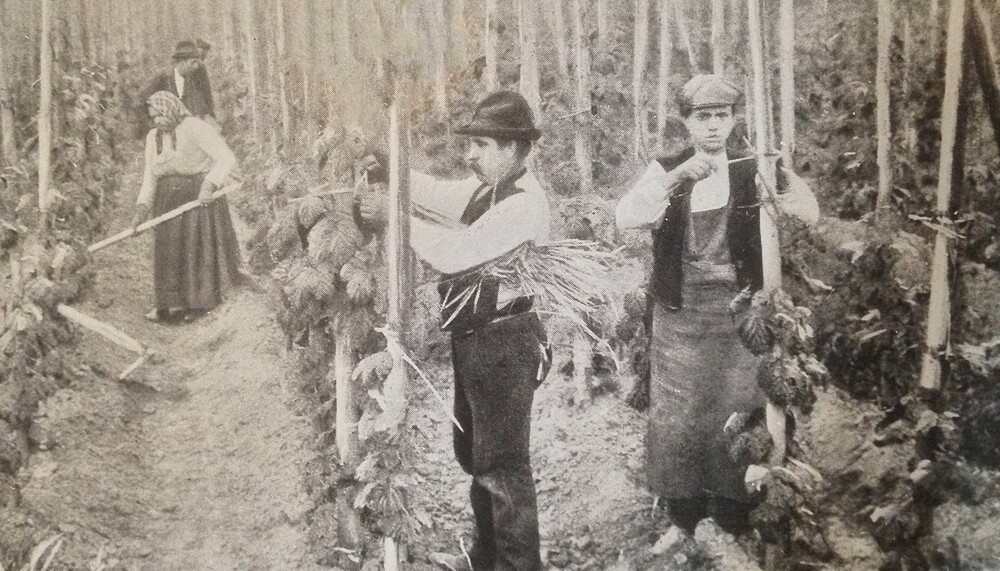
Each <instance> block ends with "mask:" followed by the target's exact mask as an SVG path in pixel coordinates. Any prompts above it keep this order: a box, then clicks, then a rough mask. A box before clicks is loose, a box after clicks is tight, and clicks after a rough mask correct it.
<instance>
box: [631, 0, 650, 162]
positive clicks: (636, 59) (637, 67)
mask: <svg viewBox="0 0 1000 571" xmlns="http://www.w3.org/2000/svg"><path fill="white" fill-rule="evenodd" d="M633 51H634V53H633V58H632V120H633V125H632V131H633V133H632V153H633V154H634V155H635V156H636V157H640V156H642V155H643V154H644V153H643V151H644V150H645V146H646V145H645V134H646V127H645V125H643V123H644V121H643V117H644V116H645V111H646V102H645V98H644V97H643V93H644V92H645V89H644V87H645V85H644V84H645V79H646V59H647V57H646V56H647V55H648V51H649V0H635V41H634V42H633Z"/></svg>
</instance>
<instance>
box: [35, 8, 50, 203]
mask: <svg viewBox="0 0 1000 571" xmlns="http://www.w3.org/2000/svg"><path fill="white" fill-rule="evenodd" d="M51 28H52V0H42V31H41V34H40V39H39V49H40V52H41V57H40V60H41V61H40V63H39V73H40V75H41V78H40V80H41V81H40V86H41V99H40V101H39V104H38V208H39V209H41V211H42V212H43V213H46V212H48V210H49V203H50V202H51V197H50V196H49V194H50V193H49V179H50V177H51V176H52V170H51V162H52V43H51V42H50V41H49V36H50V34H51V31H52V30H51Z"/></svg>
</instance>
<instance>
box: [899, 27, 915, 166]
mask: <svg viewBox="0 0 1000 571" xmlns="http://www.w3.org/2000/svg"><path fill="white" fill-rule="evenodd" d="M913 53H914V50H913V23H912V22H911V20H910V14H909V12H907V14H906V15H905V16H904V17H903V77H902V81H903V107H904V110H903V112H902V116H903V121H904V123H905V124H904V125H903V126H902V132H903V139H904V141H905V147H906V154H907V156H908V157H909V158H910V160H911V161H912V160H916V153H917V128H916V125H915V124H914V123H915V121H914V116H915V113H914V109H913V102H912V99H913V89H912V85H913V81H912V80H911V79H910V76H912V75H913V69H914V68H913Z"/></svg>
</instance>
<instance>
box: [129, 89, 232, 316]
mask: <svg viewBox="0 0 1000 571" xmlns="http://www.w3.org/2000/svg"><path fill="white" fill-rule="evenodd" d="M146 104H147V106H148V109H149V114H150V116H151V117H152V118H153V124H154V128H153V129H152V130H151V131H150V132H149V134H148V135H147V136H146V157H145V171H144V173H143V179H142V188H141V189H140V191H139V198H138V200H137V203H138V207H137V209H136V213H135V218H134V220H133V226H138V225H139V224H140V223H141V222H142V221H143V220H145V219H146V218H147V217H149V215H150V214H152V216H154V217H155V216H159V215H160V214H163V213H166V212H169V211H171V210H173V209H175V208H177V207H179V206H182V205H184V204H186V203H188V202H191V201H194V200H201V201H202V202H203V207H201V208H196V209H194V210H190V211H188V212H186V213H184V214H182V215H181V216H179V217H177V218H174V219H172V220H169V221H167V222H164V223H162V224H160V225H159V226H157V227H156V228H155V235H154V238H153V283H154V292H155V293H154V300H155V307H154V309H153V310H152V311H150V312H149V314H147V315H146V318H147V319H149V320H151V321H165V320H168V319H171V318H184V319H191V318H194V317H197V316H199V315H202V314H204V313H206V312H207V311H209V310H211V309H213V308H214V307H216V306H217V305H219V303H221V302H222V293H223V291H224V290H225V289H226V288H227V287H228V286H229V285H231V284H232V283H235V282H236V281H237V280H238V278H239V256H240V253H239V245H238V244H237V242H236V233H235V232H234V231H233V223H232V219H231V218H230V216H229V206H228V204H227V202H226V199H225V198H219V199H216V200H211V196H212V193H213V192H214V191H215V190H216V189H217V188H218V187H220V186H222V184H223V183H224V182H225V181H226V179H227V178H228V177H229V175H230V173H231V172H232V170H233V168H234V167H235V166H236V157H235V156H234V155H233V152H232V151H231V150H230V149H229V146H228V145H226V142H225V140H223V138H222V136H221V135H219V132H218V131H217V130H216V129H215V128H213V127H212V126H211V125H209V124H208V123H206V122H205V121H204V120H202V119H199V118H197V117H193V116H191V114H190V113H189V112H188V110H187V108H185V107H184V103H182V102H181V100H180V98H178V97H177V96H176V95H174V94H173V93H170V92H168V91H158V92H156V93H154V94H153V95H151V96H150V97H149V98H148V99H147V100H146Z"/></svg>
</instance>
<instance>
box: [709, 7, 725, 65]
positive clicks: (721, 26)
mask: <svg viewBox="0 0 1000 571" xmlns="http://www.w3.org/2000/svg"><path fill="white" fill-rule="evenodd" d="M725 66H726V0H712V73H715V74H719V75H721V74H722V73H723V72H724V71H725Z"/></svg>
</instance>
